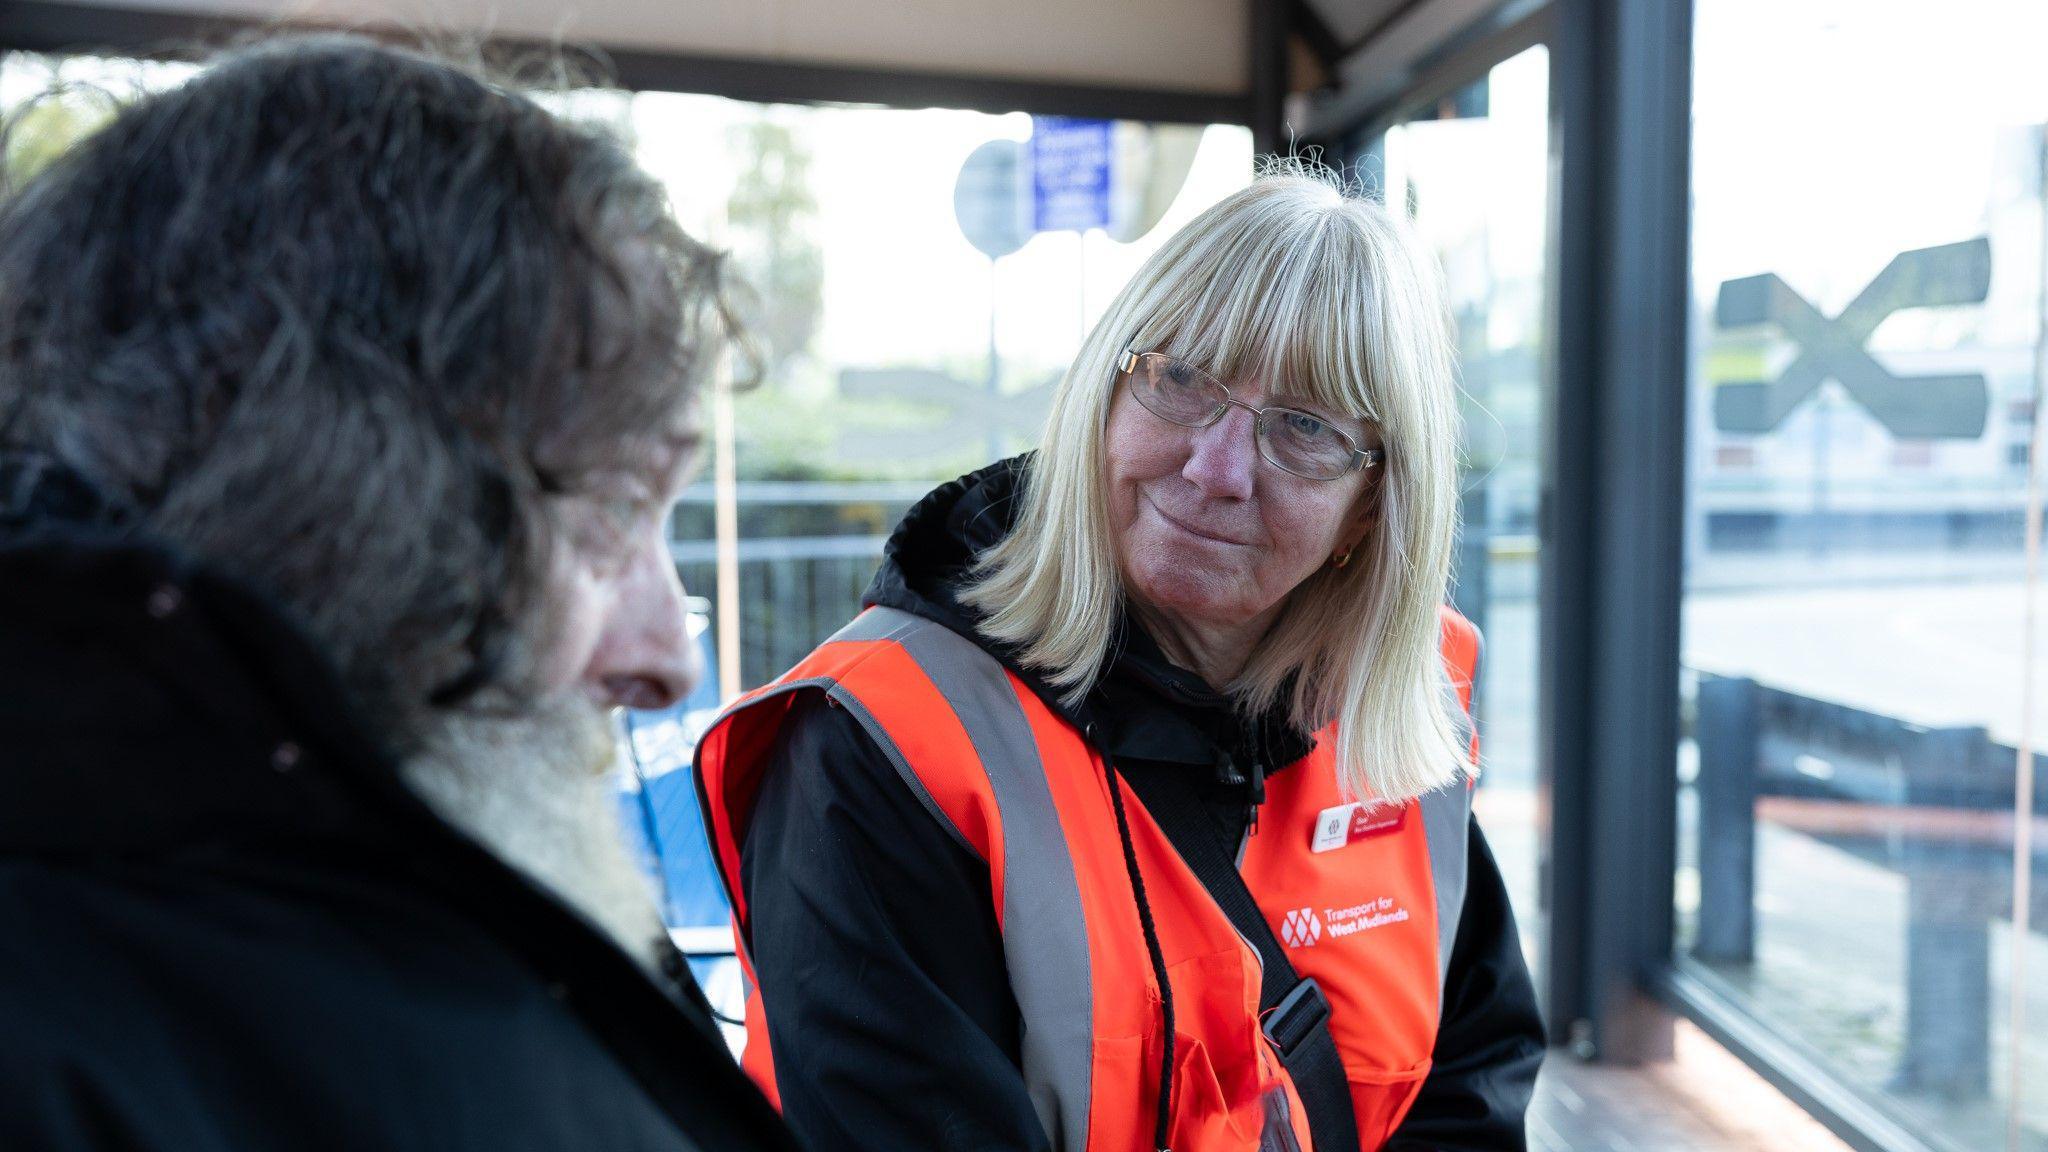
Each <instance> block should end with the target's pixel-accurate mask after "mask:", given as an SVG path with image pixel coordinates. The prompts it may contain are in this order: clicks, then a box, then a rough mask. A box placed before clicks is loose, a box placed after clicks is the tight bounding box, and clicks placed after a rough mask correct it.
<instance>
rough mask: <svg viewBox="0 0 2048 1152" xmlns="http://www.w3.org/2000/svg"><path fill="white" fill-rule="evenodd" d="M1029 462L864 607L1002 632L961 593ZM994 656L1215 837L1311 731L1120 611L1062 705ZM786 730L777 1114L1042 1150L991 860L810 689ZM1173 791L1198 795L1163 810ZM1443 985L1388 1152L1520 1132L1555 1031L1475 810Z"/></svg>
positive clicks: (761, 901) (778, 805) (777, 779)
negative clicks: (1253, 700) (1427, 1047)
mask: <svg viewBox="0 0 2048 1152" xmlns="http://www.w3.org/2000/svg"><path fill="white" fill-rule="evenodd" d="M1028 466H1029V459H1028V458H1019V459H1017V460H1010V461H1005V462H1003V463H1001V464H997V465H994V466H992V467H990V468H988V469H984V470H983V471H981V472H977V473H974V474H972V475H970V476H966V477H963V478H961V479H960V480H956V481H954V482H952V483H950V484H947V485H945V486H944V487H941V488H939V489H938V490H937V491H935V492H933V493H932V494H931V495H930V496H928V497H926V498H925V499H924V500H923V501H922V502H921V503H919V504H918V505H917V506H916V507H915V508H913V509H912V510H911V511H910V513H909V515H908V516H907V517H905V519H904V521H903V523H902V525H900V526H899V527H898V528H897V530H896V533H895V535H894V536H893V537H892V538H891V540H890V542H889V546H888V553H887V558H886V559H885V561H884V563H883V566H882V570H881V572H880V574H879V575H877V576H876V578H875V582H874V584H873V585H872V586H871V587H870V589H869V590H868V594H867V600H868V602H869V603H871V604H882V605H886V606H889V607H893V608H899V609H902V610H904V611H907V612H913V613H916V614H918V615H920V616H924V617H928V618H930V619H933V620H936V621H938V622H939V623H942V624H945V625H947V626H948V627H950V628H952V629H953V630H954V631H956V632H958V633H960V634H961V635H963V636H967V637H969V638H972V639H975V640H976V642H977V643H981V644H983V645H984V646H985V647H986V646H988V645H987V642H986V641H984V640H982V639H981V638H980V637H978V636H977V634H976V633H975V631H974V627H973V622H974V620H975V619H976V616H975V613H974V612H973V610H972V609H971V608H968V607H966V606H965V605H963V604H961V603H960V602H959V601H958V600H957V599H956V597H955V595H954V592H955V589H956V587H957V584H958V581H959V579H960V578H961V576H962V575H963V574H964V572H965V570H966V566H967V564H968V563H969V561H970V560H971V558H972V557H973V555H974V554H975V553H977V552H979V551H980V550H981V549H983V548H986V547H988V546H989V545H990V544H993V543H995V542H996V541H997V540H1000V539H1001V538H1002V537H1003V535H1004V534H1005V533H1006V532H1008V531H1009V529H1010V525H1011V521H1012V517H1013V515H1014V499H1015V497H1016V494H1017V486H1018V478H1019V474H1020V472H1021V470H1022V469H1023V468H1025V467H1028ZM994 654H995V655H996V656H997V657H998V658H1002V659H1004V662H1005V663H1006V664H1007V665H1009V666H1010V667H1011V668H1012V670H1013V671H1018V672H1019V674H1020V675H1022V676H1023V678H1024V679H1025V681H1026V683H1028V684H1030V685H1032V686H1033V688H1034V689H1036V690H1037V691H1038V692H1039V694H1040V695H1041V696H1042V697H1044V698H1045V699H1046V701H1047V703H1049V704H1050V705H1052V706H1053V707H1054V708H1055V709H1057V710H1058V711H1060V712H1061V713H1062V714H1064V715H1066V716H1067V717H1068V718H1069V719H1071V720H1073V721H1074V723H1075V724H1076V725H1077V726H1080V727H1083V728H1086V727H1087V726H1089V725H1091V724H1092V725H1093V732H1094V740H1095V742H1096V743H1097V744H1098V745H1099V746H1100V747H1102V748H1103V749H1104V750H1105V751H1107V752H1108V753H1110V754H1111V755H1112V756H1114V757H1115V759H1116V763H1117V766H1118V769H1119V771H1120V772H1121V773H1122V774H1123V775H1124V776H1125V778H1126V779H1128V780H1129V782H1130V783H1131V785H1132V787H1133V788H1134V789H1135V790H1136V791H1137V793H1138V795H1139V797H1140V798H1141V799H1143V800H1145V801H1146V806H1147V808H1148V809H1149V810H1151V811H1153V812H1154V813H1155V814H1157V813H1159V812H1161V811H1162V810H1164V809H1166V808H1168V807H1171V808H1173V809H1176V810H1179V811H1189V812H1197V813H1203V812H1205V813H1207V815H1208V817H1209V819H1211V820H1212V821H1213V822H1214V830H1215V831H1216V832H1218V833H1220V834H1221V835H1222V836H1223V837H1224V840H1223V842H1224V843H1229V844H1234V843H1236V842H1237V841H1238V839H1239V836H1240V835H1241V834H1242V832H1243V831H1244V829H1245V825H1246V822H1247V821H1248V820H1250V819H1252V818H1253V817H1254V816H1255V815H1256V806H1255V804H1254V802H1253V796H1254V788H1255V787H1256V785H1255V784H1254V782H1253V780H1252V779H1251V778H1250V777H1249V776H1248V774H1247V773H1246V772H1245V771H1244V770H1242V769H1240V768H1239V767H1238V766H1240V765H1250V764H1253V763H1254V762H1256V763H1259V764H1263V765H1274V766H1279V765H1287V764H1291V763H1293V762H1295V761H1297V760H1299V759H1300V758H1301V757H1302V756H1303V755H1305V754H1306V752H1307V751H1308V750H1309V748H1310V747H1311V743H1310V740H1309V738H1308V737H1307V736H1306V735H1305V734H1303V733H1300V732H1298V731H1295V730H1293V729H1292V728H1291V727H1290V726H1289V725H1288V724H1287V723H1286V722H1285V720H1284V719H1283V718H1282V717H1280V716H1279V715H1269V716H1263V717H1255V718H1244V717H1240V716H1239V715H1238V714H1237V713H1236V712H1235V711H1234V709H1233V708H1232V707H1231V704H1230V702H1229V701H1228V700H1226V699H1224V698H1223V697H1221V696H1219V695H1217V694H1216V693H1214V692H1212V691H1210V690H1209V689H1208V688H1207V686H1206V685H1204V684H1203V682H1202V681H1201V680H1200V678H1199V677H1197V676H1195V675H1193V674H1192V673H1189V672H1186V671H1184V670H1182V669H1179V668H1176V667H1175V666H1174V665H1173V664H1172V663H1171V662H1169V661H1168V660H1167V659H1166V658H1165V657H1164V656H1163V655H1162V654H1161V653H1160V650H1159V648H1158V646H1157V645H1156V644H1155V643H1154V642H1153V641H1152V640H1151V638H1149V637H1148V636H1146V635H1145V633H1144V632H1143V631H1142V630H1141V629H1139V628H1137V627H1135V626H1134V625H1133V624H1132V623H1131V622H1129V621H1128V620H1126V621H1125V622H1124V624H1123V626H1122V634H1121V636H1120V637H1119V641H1118V647H1117V656H1116V659H1115V661H1114V664H1113V666H1112V667H1111V669H1110V670H1109V672H1108V673H1106V674H1105V676H1104V678H1103V679H1102V681H1101V682H1100V683H1099V684H1097V685H1096V686H1095V688H1094V689H1093V690H1092V691H1091V692H1090V694H1089V696H1088V698H1087V699H1086V700H1085V701H1084V702H1083V703H1082V704H1081V705H1079V706H1078V707H1072V708H1069V707H1065V706H1062V705H1060V704H1059V703H1058V701H1057V700H1056V698H1055V697H1054V696H1053V694H1051V693H1050V692H1049V691H1047V690H1046V689H1045V687H1044V685H1043V684H1042V683H1040V682H1039V681H1038V680H1037V679H1036V678H1035V677H1032V676H1031V675H1029V674H1028V673H1026V672H1023V671H1022V670H1020V669H1018V668H1017V665H1016V663H1015V661H1014V660H1012V659H1010V658H1009V656H1010V654H1009V653H1005V652H1002V651H1000V650H994ZM777 741H778V742H777V745H776V747H775V749H774V750H773V753H772V761H771V764H770V767H769V770H768V773H767V778H766V779H765V780H764V782H763V784H762V786H761V791H760V795H759V799H758V801H757V807H756V809H755V813H754V816H753V821H752V824H751V826H750V828H749V830H748V835H747V836H746V838H745V840H744V842H743V848H742V860H741V866H742V870H743V873H744V876H743V879H744V883H745V885H746V891H747V897H748V901H749V908H750V918H751V931H752V938H751V940H752V946H753V955H754V958H755V960H756V962H757V969H758V971H757V975H758V977H759V979H760V982H761V994H762V999H763V1001H764V1003H765V1005H766V1010H767V1013H768V1023H769V1028H770V1031H771V1033H772V1034H773V1035H774V1036H775V1037H776V1044H775V1072H776V1079H777V1084H778V1087H779V1089H780V1091H781V1096H782V1107H783V1114H784V1117H785V1118H786V1119H787V1120H788V1121H789V1123H790V1125H791V1127H793V1128H794V1129H795V1130H796V1131H797V1133H798V1134H799V1135H800V1136H802V1137H803V1138H804V1139H805V1140H806V1141H807V1142H808V1143H810V1144H812V1145H814V1146H816V1147H819V1148H834V1149H845V1150H848V1152H860V1150H869V1149H872V1150H876V1152H880V1150H883V1149H904V1148H921V1149H934V1150H961V1152H965V1150H968V1149H975V1150H983V1149H1001V1150H1010V1149H1046V1148H1049V1147H1050V1142H1049V1138H1048V1137H1047V1135H1046V1133H1045V1131H1044V1129H1043V1127H1042V1126H1041V1125H1040V1123H1039V1120H1038V1118H1037V1114H1036V1113H1035V1112H1034V1111H1033V1109H1032V1105H1031V1100H1030V1098H1029V1097H1028V1095H1027V1094H1026V1091H1025V1086H1024V1080H1023V1077H1022V1074H1021V1072H1020V1071H1019V1067H1020V1061H1019V1040H1018V1030H1019V1019H1018V1012H1017V1005H1016V1001H1015V1000H1014V998H1013V997H1012V995H1011V993H1010V987H1009V983H1008V978H1007V966H1006V964H1005V962H1004V958H1003V952H1002V942H1001V937H1000V934H999V932H998V930H997V926H996V922H995V912H994V903H993V899H992V897H991V894H990V884H989V875H988V870H987V867H986V865H984V864H983V863H982V862H981V861H980V860H978V859H977V858H976V857H975V856H974V855H973V854H972V853H970V852H969V851H968V850H967V849H966V848H964V847H963V846H961V845H960V844H959V843H957V842H956V841H954V840H953V839H952V838H951V837H949V836H948V835H946V834H945V833H944V832H943V831H942V830H941V829H940V828H939V826H938V825H937V824H936V823H934V822H933V821H932V819H931V817H930V816H929V814H928V813H927V812H926V811H925V809H924V808H923V807H922V805H921V804H920V803H919V802H918V801H917V800H916V799H915V798H914V797H913V796H912V795H911V793H910V791H909V790H908V789H906V788H905V787H904V786H903V785H902V782H901V778H900V777H899V776H898V775H897V774H896V772H895V770H894V769H893V768H892V767H891V766H890V764H889V762H888V761H887V760H885V759H884V758H883V757H882V755H881V754H880V753H879V752H878V750H877V749H876V748H875V746H874V744H873V743H872V741H870V740H869V739H868V737H867V736H866V734H865V733H864V731H863V730H862V729H861V728H860V726H859V725H858V723H857V722H855V721H854V720H853V719H852V718H851V717H849V716H848V715H847V714H846V713H845V712H843V711H841V710H839V709H837V708H835V707H833V706H831V705H829V704H827V703H825V702H824V701H823V699H822V698H820V697H816V696H812V697H807V698H804V699H801V700H799V701H798V702H797V703H796V704H795V705H794V706H793V710H792V712H791V714H790V716H789V718H788V720H787V721H786V722H785V723H784V725H783V726H782V728H781V729H780V731H779V734H778V737H777ZM1168 790H1179V791H1182V792H1185V791H1187V790H1193V791H1194V792H1196V793H1197V794H1198V795H1199V796H1200V797H1201V798H1202V799H1203V800H1204V801H1206V803H1205V804H1201V805H1187V804H1173V805H1168V804H1163V803H1160V802H1159V800H1160V799H1161V798H1162V797H1163V796H1164V794H1165V793H1166V792H1167V791H1168ZM1166 831H1167V833H1168V834H1169V836H1172V837H1174V838H1175V842H1176V843H1181V844H1184V843H1185V841H1183V840H1182V839H1180V837H1181V836H1182V835H1199V834H1201V833H1202V832H1204V831H1207V830H1204V829H1192V828H1178V829H1177V828H1176V827H1174V826H1173V825H1171V824H1169V825H1168V826H1167V827H1166ZM1445 1001H1446V1002H1445V1011H1444V1018H1443V1022H1442V1027H1441V1031H1440V1033H1439V1035H1438V1039H1437V1045H1436V1051H1435V1054H1434V1058H1435V1064H1434V1067H1433V1069H1432V1071H1431V1074H1430V1076H1429V1079H1428V1081H1427V1082H1426V1083H1425V1084H1424V1086H1423V1089H1422V1092H1421V1095H1420V1097H1419V1098H1418V1099H1417V1101H1416V1102H1415V1105H1414V1107H1413V1109H1412V1110H1411V1112H1410V1113H1409V1115H1408V1117H1407V1119H1406V1120H1405V1121H1404V1123H1403V1124H1402V1126H1401V1129H1400V1131H1399V1132H1398V1133H1397V1134H1396V1136H1395V1138H1394V1140H1393V1141H1392V1143H1391V1144H1390V1145H1389V1148H1392V1149H1412V1150H1421V1149H1429V1150H1431V1152H1506V1150H1520V1149H1523V1148H1525V1147H1526V1141H1525V1137H1524V1135H1523V1114H1524V1111H1525V1110H1526V1108H1527V1106H1528V1102H1529V1095H1530V1092H1531V1090H1532V1088H1533V1086H1534V1083H1535V1078H1536V1069H1537V1065H1538V1064H1539V1063H1540V1062H1541V1060H1542V1053H1543V1031H1542V1025H1541V1021H1540V1020H1539V1018H1538V1016H1537V1012H1536V1001H1535V990H1534V988H1533V986H1532V985H1531V983H1530V979H1529V973H1528V968H1527V966H1526V964H1525V963H1524V962H1523V959H1522V953H1521V948H1520V942H1519V939H1518V937H1517V935H1516V932H1515V926H1514V918H1513V915H1512V913H1511V912H1510V910H1509V907H1508V902H1507V894H1506V892H1505V890H1504V889H1503V888H1502V885H1501V880H1500V873H1499V870H1498V869H1497V868H1496V867H1495V865H1494V862H1493V857H1492V855H1491V854H1490V853H1489V851H1488V849H1487V847H1486V841H1485V838H1484V837H1483V836H1481V835H1480V833H1479V830H1478V828H1477V826H1474V827H1473V829H1472V836H1471V861H1470V881H1469V887H1468V889H1467V894H1466V901H1465V908H1464V911H1463V915H1462V917H1461V919H1460V922H1459V930H1458V937H1457V941H1456V944H1455V946H1454V950H1453V955H1452V963H1451V969H1450V984H1449V987H1448V989H1447V991H1446V997H1445ZM1133 1106H1134V1107H1135V1106H1136V1104H1135V1102H1134V1104H1133Z"/></svg>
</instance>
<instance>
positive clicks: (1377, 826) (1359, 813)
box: [1309, 803, 1408, 852]
mask: <svg viewBox="0 0 2048 1152" xmlns="http://www.w3.org/2000/svg"><path fill="white" fill-rule="evenodd" d="M1407 822H1408V806H1407V805H1406V804H1401V805H1397V806H1393V807H1388V806H1386V805H1372V804H1365V803H1357V804H1339V805H1337V806H1336V807H1335V808H1325V809H1323V810H1322V811H1321V812H1319V813H1317V814H1316V831H1315V836H1314V837H1313V838H1312V839H1311V840H1310V841H1309V851H1311V852H1330V851H1334V850H1336V849H1338V848H1342V847H1344V846H1345V845H1346V844H1356V843H1358V842H1359V841H1360V840H1371V839H1373V838H1374V837H1376V836H1385V835H1387V834H1388V833H1391V832H1399V831H1400V830H1401V826H1402V825H1403V824H1406V823H1407Z"/></svg>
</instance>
